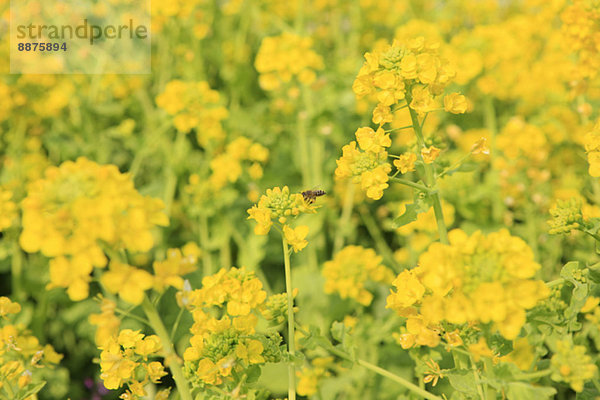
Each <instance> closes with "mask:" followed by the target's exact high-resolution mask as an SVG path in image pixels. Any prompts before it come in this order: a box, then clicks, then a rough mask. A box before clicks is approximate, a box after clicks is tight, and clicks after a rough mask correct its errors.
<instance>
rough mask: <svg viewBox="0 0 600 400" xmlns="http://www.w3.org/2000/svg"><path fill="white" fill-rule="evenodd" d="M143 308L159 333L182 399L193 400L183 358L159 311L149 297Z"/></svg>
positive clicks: (145, 300)
mask: <svg viewBox="0 0 600 400" xmlns="http://www.w3.org/2000/svg"><path fill="white" fill-rule="evenodd" d="M142 308H143V309H144V312H145V313H146V316H147V317H148V321H149V322H150V326H152V329H154V332H155V333H156V334H157V335H158V337H159V339H160V342H161V344H162V347H163V351H164V353H165V363H166V364H167V366H168V367H169V369H170V370H171V374H172V375H173V379H174V380H175V385H176V386H177V391H178V392H179V396H180V397H181V399H182V400H193V398H192V393H191V392H190V388H189V386H188V383H187V380H186V379H185V375H184V374H183V369H182V368H181V359H180V358H179V356H178V355H177V353H175V349H174V348H173V344H172V343H171V338H170V337H169V333H168V332H167V329H166V328H165V325H164V324H163V322H162V320H161V319H160V316H159V315H158V311H156V308H155V307H154V306H153V305H152V303H151V302H150V300H148V298H147V297H145V298H144V302H143V303H142Z"/></svg>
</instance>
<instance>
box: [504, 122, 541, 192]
mask: <svg viewBox="0 0 600 400" xmlns="http://www.w3.org/2000/svg"><path fill="white" fill-rule="evenodd" d="M496 148H497V149H498V150H499V152H500V154H499V155H498V157H496V159H495V161H494V168H495V169H497V170H498V171H499V175H500V185H501V187H502V191H503V196H504V197H505V198H510V199H512V200H513V201H517V200H519V199H523V198H524V197H525V196H528V195H529V193H530V192H531V191H532V188H531V187H527V186H525V185H523V184H522V181H519V180H517V179H516V177H519V176H520V175H523V174H525V177H524V178H525V179H528V180H530V181H531V183H532V186H534V185H539V184H541V183H543V182H545V181H547V180H548V179H549V178H550V171H549V170H548V163H547V160H548V157H549V155H550V143H549V141H548V139H547V138H546V135H545V134H544V131H543V130H542V129H541V128H540V127H538V126H536V125H533V124H530V123H527V122H526V121H525V120H524V119H523V118H521V117H514V118H511V119H510V120H509V121H508V123H507V124H506V125H505V126H504V128H502V130H501V131H500V133H499V134H498V136H497V138H496Z"/></svg>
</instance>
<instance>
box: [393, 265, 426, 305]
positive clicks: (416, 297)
mask: <svg viewBox="0 0 600 400" xmlns="http://www.w3.org/2000/svg"><path fill="white" fill-rule="evenodd" d="M392 285H394V287H395V288H396V293H394V292H392V294H390V296H389V297H388V301H387V305H386V308H392V309H396V308H399V309H400V308H406V307H409V306H412V305H413V304H415V303H416V302H417V301H420V300H421V299H422V298H423V295H424V294H425V287H424V286H423V285H422V284H421V282H419V280H418V279H417V277H416V276H415V274H414V272H413V271H409V270H404V271H402V272H401V273H400V275H398V277H396V279H395V280H394V282H392Z"/></svg>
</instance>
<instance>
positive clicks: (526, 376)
mask: <svg viewBox="0 0 600 400" xmlns="http://www.w3.org/2000/svg"><path fill="white" fill-rule="evenodd" d="M551 373H552V370H551V369H543V370H541V371H536V372H530V373H523V374H518V375H516V376H515V378H517V379H519V380H534V379H539V378H543V377H544V376H548V375H550V374H551Z"/></svg>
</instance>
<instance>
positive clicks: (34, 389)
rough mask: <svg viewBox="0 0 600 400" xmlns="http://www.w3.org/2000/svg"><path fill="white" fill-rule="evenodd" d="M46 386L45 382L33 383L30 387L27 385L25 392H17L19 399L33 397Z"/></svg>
mask: <svg viewBox="0 0 600 400" xmlns="http://www.w3.org/2000/svg"><path fill="white" fill-rule="evenodd" d="M44 386H46V382H39V383H35V384H32V385H28V386H26V388H27V390H26V391H20V392H19V397H18V398H19V399H26V398H28V397H31V396H33V395H34V394H37V393H38V392H39V391H40V390H42V388H43V387H44Z"/></svg>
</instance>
